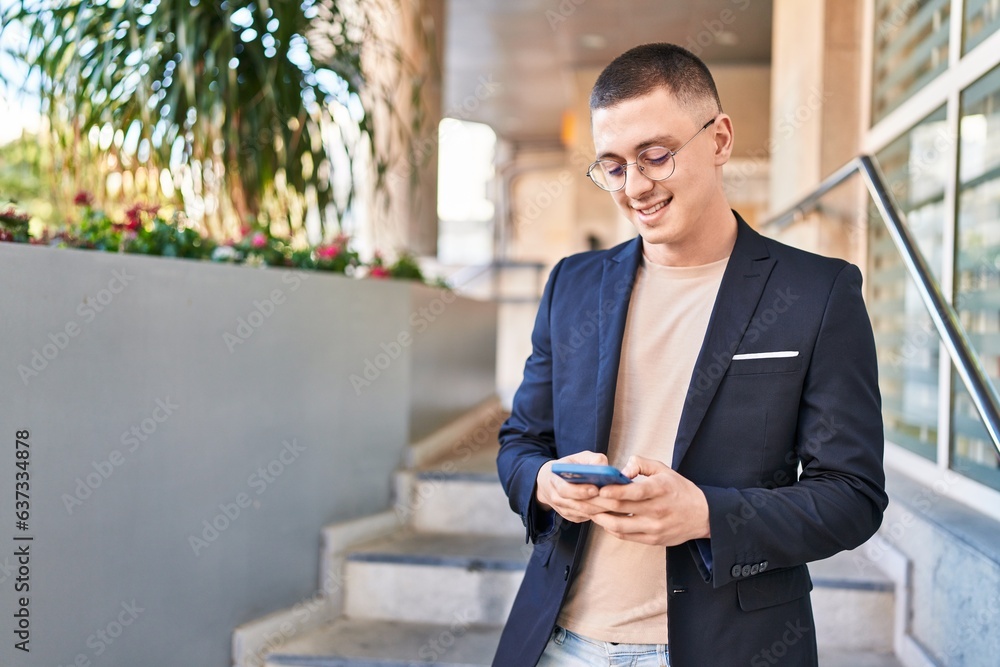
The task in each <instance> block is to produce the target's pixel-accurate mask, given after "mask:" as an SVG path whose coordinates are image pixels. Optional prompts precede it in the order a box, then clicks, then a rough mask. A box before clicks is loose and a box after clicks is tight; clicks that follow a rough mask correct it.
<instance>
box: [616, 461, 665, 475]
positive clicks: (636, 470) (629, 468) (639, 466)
mask: <svg viewBox="0 0 1000 667" xmlns="http://www.w3.org/2000/svg"><path fill="white" fill-rule="evenodd" d="M668 469H669V468H668V466H667V465H666V464H665V463H663V462H662V461H657V460H656V459H647V458H644V457H642V456H630V457H628V463H626V464H625V467H624V468H622V474H623V475H625V476H626V477H628V478H629V479H635V478H636V477H638V476H639V475H645V476H646V477H649V476H650V475H655V474H656V473H658V472H663V471H664V470H668Z"/></svg>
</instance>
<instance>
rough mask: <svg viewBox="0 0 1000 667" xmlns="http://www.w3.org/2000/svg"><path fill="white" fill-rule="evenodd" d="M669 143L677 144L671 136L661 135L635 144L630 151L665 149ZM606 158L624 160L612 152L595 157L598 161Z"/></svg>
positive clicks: (675, 139)
mask: <svg viewBox="0 0 1000 667" xmlns="http://www.w3.org/2000/svg"><path fill="white" fill-rule="evenodd" d="M671 142H673V143H677V138H676V137H674V136H673V135H672V134H661V135H659V136H656V137H653V138H652V139H647V140H646V141H643V142H642V143H640V144H636V145H635V146H634V147H633V149H632V150H634V151H635V152H636V153H641V152H642V151H644V150H646V149H647V148H650V147H652V146H662V147H663V148H667V147H668V145H669V144H670V143H671ZM608 158H618V159H620V160H624V159H625V158H623V157H622V156H620V155H618V154H617V153H615V152H613V151H607V152H604V153H601V154H600V155H598V156H597V159H598V160H606V159H608ZM626 162H627V160H626Z"/></svg>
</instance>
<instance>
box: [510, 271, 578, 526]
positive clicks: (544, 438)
mask: <svg viewBox="0 0 1000 667" xmlns="http://www.w3.org/2000/svg"><path fill="white" fill-rule="evenodd" d="M562 266H563V261H560V262H559V263H558V264H556V266H555V268H553V269H552V272H551V273H550V274H549V279H548V282H547V283H546V285H545V290H544V292H543V293H542V299H541V302H540V303H539V306H538V314H537V316H536V317H535V327H534V330H533V331H532V334H531V346H532V351H531V356H529V357H528V360H527V361H526V362H525V365H524V379H523V380H522V381H521V385H520V387H518V390H517V392H516V393H515V394H514V401H513V405H512V407H511V415H510V417H509V418H508V419H507V421H506V422H505V423H504V424H503V426H501V428H500V452H499V454H498V455H497V470H498V472H499V475H500V482H501V484H502V485H503V489H504V491H505V492H506V494H507V498H508V499H509V501H510V507H511V509H512V510H514V511H515V512H517V513H518V514H520V515H521V521H522V522H523V523H524V526H525V529H526V533H525V541H526V542H527V541H531V542H535V543H540V542H544V541H547V540H548V539H550V538H551V537H552V536H553V535H554V534H555V531H556V528H557V523H558V522H557V521H556V513H555V512H554V511H552V510H548V511H546V510H542V509H541V508H540V507H539V504H538V501H537V500H536V499H535V480H536V478H537V477H538V470H539V469H540V468H541V467H542V466H543V465H544V464H545V462H546V461H549V460H552V459H555V458H558V457H557V456H556V445H555V435H554V432H555V431H554V420H555V417H554V411H553V397H552V372H553V367H552V332H551V314H552V299H553V292H554V291H555V285H556V280H557V278H558V275H559V271H560V269H561V267H562Z"/></svg>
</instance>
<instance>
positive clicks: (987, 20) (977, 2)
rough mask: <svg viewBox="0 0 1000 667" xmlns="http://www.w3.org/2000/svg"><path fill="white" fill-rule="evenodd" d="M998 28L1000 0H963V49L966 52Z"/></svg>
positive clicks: (999, 24) (999, 25)
mask: <svg viewBox="0 0 1000 667" xmlns="http://www.w3.org/2000/svg"><path fill="white" fill-rule="evenodd" d="M997 30H1000V0H965V50H964V51H963V52H964V53H968V52H969V51H971V50H972V49H974V48H976V47H977V46H979V44H980V43H982V41H983V40H984V39H986V38H987V37H989V36H990V35H992V34H993V33H995V32H996V31H997Z"/></svg>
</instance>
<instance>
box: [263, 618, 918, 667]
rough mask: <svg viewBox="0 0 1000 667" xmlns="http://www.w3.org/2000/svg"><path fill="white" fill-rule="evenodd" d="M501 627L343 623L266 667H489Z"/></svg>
mask: <svg viewBox="0 0 1000 667" xmlns="http://www.w3.org/2000/svg"><path fill="white" fill-rule="evenodd" d="M499 641H500V628H499V627H490V626H477V625H465V624H463V623H462V622H461V621H460V620H458V619H456V621H455V622H453V623H450V624H430V623H401V622H398V621H376V620H367V619H349V618H342V619H339V620H337V621H335V622H333V623H331V624H329V625H327V626H325V627H322V628H320V629H318V630H314V631H312V632H310V633H308V634H304V635H302V636H301V637H297V638H295V639H293V640H291V641H289V642H288V643H286V644H285V645H284V646H282V647H281V648H280V649H278V651H276V652H275V653H273V654H271V655H269V656H268V657H267V661H266V663H265V664H266V665H267V667H290V666H292V665H296V666H305V667H401V666H403V665H406V666H412V665H428V666H433V665H437V666H439V667H487V666H488V665H489V664H490V662H491V660H492V658H493V653H494V652H495V651H496V647H497V644H498V643H499ZM819 664H820V665H821V667H901V664H900V662H899V661H898V660H897V659H896V657H895V656H893V655H892V654H884V653H875V652H870V651H869V652H858V651H840V650H825V651H820V654H819Z"/></svg>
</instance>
